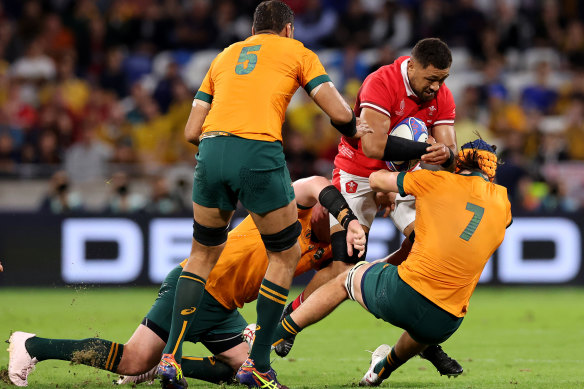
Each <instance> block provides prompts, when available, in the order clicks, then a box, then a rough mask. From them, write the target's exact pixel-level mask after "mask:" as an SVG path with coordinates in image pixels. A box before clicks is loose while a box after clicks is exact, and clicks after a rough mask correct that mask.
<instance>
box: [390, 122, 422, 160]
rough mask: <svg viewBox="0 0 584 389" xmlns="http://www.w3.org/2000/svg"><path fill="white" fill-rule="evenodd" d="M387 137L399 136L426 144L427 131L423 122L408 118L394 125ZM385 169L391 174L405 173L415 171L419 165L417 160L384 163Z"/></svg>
mask: <svg viewBox="0 0 584 389" xmlns="http://www.w3.org/2000/svg"><path fill="white" fill-rule="evenodd" d="M389 135H393V136H399V137H400V138H405V139H409V140H415V141H417V142H426V141H427V140H428V129H427V128H426V125H425V124H424V122H423V121H421V120H420V119H416V118H415V117H408V118H405V119H404V120H402V121H401V122H399V123H398V124H396V125H395V127H394V128H392V130H391V131H390V132H389ZM385 163H386V165H387V168H388V169H389V170H391V171H392V172H406V171H411V170H413V169H415V168H416V167H417V166H418V165H419V164H420V160H419V159H413V160H410V161H386V162H385Z"/></svg>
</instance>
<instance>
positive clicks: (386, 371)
mask: <svg viewBox="0 0 584 389" xmlns="http://www.w3.org/2000/svg"><path fill="white" fill-rule="evenodd" d="M404 362H405V361H402V360H401V359H399V358H398V357H397V355H396V354H395V348H394V347H392V348H391V351H390V352H389V354H387V357H386V358H384V359H383V360H381V361H379V362H378V363H377V365H375V367H374V368H373V372H374V373H376V374H377V375H378V376H379V377H381V378H383V379H385V378H387V377H389V375H390V374H391V373H393V372H394V371H395V369H397V368H398V367H400V366H401V365H403V364H404Z"/></svg>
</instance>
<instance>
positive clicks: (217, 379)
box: [181, 357, 235, 384]
mask: <svg viewBox="0 0 584 389" xmlns="http://www.w3.org/2000/svg"><path fill="white" fill-rule="evenodd" d="M181 367H182V371H183V375H184V376H185V377H190V378H196V379H198V380H203V381H207V382H212V383H214V384H221V383H223V382H225V383H228V382H231V381H232V380H233V377H234V375H235V371H234V370H233V369H232V368H231V366H229V365H228V364H226V363H224V362H221V361H220V360H218V359H216V358H215V357H206V358H196V357H182V363H181Z"/></svg>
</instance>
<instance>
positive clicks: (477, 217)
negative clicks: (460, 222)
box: [460, 203, 485, 241]
mask: <svg viewBox="0 0 584 389" xmlns="http://www.w3.org/2000/svg"><path fill="white" fill-rule="evenodd" d="M466 210H467V211H471V212H472V213H473V214H474V215H473V216H472V219H470V222H469V223H468V225H467V226H466V228H465V229H464V231H462V234H460V237H461V238H462V239H464V240H466V241H468V240H469V239H470V237H471V236H472V234H474V232H475V231H476V229H477V227H478V226H479V223H480V222H481V219H482V218H483V213H485V209H484V208H483V207H479V206H478V205H476V204H473V203H466Z"/></svg>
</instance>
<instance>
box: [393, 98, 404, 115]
mask: <svg viewBox="0 0 584 389" xmlns="http://www.w3.org/2000/svg"><path fill="white" fill-rule="evenodd" d="M405 110H406V102H405V101H404V99H402V101H401V102H400V103H399V111H395V115H396V116H404V112H405Z"/></svg>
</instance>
